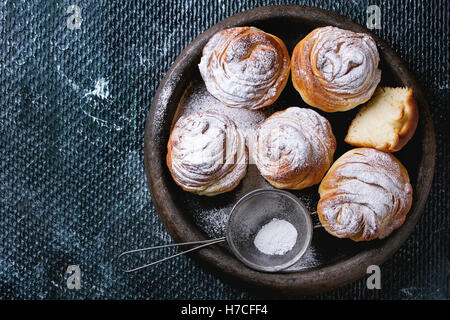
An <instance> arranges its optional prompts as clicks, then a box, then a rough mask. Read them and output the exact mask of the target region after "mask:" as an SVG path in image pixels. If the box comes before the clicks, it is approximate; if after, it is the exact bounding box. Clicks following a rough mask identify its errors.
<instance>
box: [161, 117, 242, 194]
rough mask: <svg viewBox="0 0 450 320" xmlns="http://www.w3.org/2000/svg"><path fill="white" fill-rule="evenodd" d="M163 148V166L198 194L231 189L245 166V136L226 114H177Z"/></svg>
mask: <svg viewBox="0 0 450 320" xmlns="http://www.w3.org/2000/svg"><path fill="white" fill-rule="evenodd" d="M167 151H168V152H167V159H166V160H167V166H168V167H169V170H170V173H171V174H172V177H173V179H174V180H175V182H176V183H177V184H178V185H179V186H180V187H181V188H183V189H184V190H185V191H189V192H193V193H196V194H199V195H206V196H213V195H216V194H219V193H223V192H227V191H230V190H232V189H234V188H235V187H236V186H237V185H238V184H239V182H240V180H241V179H242V178H243V177H244V176H245V173H246V170H247V164H248V149H247V146H246V143H245V138H244V137H243V135H242V134H241V132H240V131H239V130H238V129H237V127H236V124H235V123H234V122H233V121H232V120H231V119H230V118H228V117H227V116H225V115H221V114H218V113H216V112H212V111H207V112H201V113H195V114H192V115H189V116H184V117H181V118H180V119H179V120H178V121H177V123H176V124H175V126H174V128H173V130H172V133H171V134H170V137H169V142H168V144H167Z"/></svg>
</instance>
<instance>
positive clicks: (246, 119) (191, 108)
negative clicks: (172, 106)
mask: <svg viewBox="0 0 450 320" xmlns="http://www.w3.org/2000/svg"><path fill="white" fill-rule="evenodd" d="M179 109H180V110H181V112H180V116H184V115H189V114H193V113H197V112H204V111H208V110H209V111H216V112H217V113H219V114H223V115H226V116H228V117H229V118H230V119H232V120H233V121H234V122H235V123H236V126H237V127H238V128H239V129H241V130H243V131H245V130H246V129H253V128H256V126H258V125H259V124H260V123H261V122H263V121H264V119H265V118H266V117H267V112H264V111H260V110H247V109H244V108H230V107H227V106H226V105H225V104H223V103H222V102H220V101H219V100H217V99H216V98H214V97H213V96H212V95H211V94H209V92H208V91H207V90H206V87H205V85H204V83H203V82H200V81H193V82H191V83H190V85H189V86H188V88H187V89H186V91H185V93H184V95H183V97H182V98H181V101H180V104H179Z"/></svg>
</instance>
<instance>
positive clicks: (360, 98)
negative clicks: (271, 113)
mask: <svg viewBox="0 0 450 320" xmlns="http://www.w3.org/2000/svg"><path fill="white" fill-rule="evenodd" d="M362 57H364V58H362ZM378 62H379V57H378V51H377V49H376V44H375V42H374V41H373V39H372V38H371V37H370V36H368V35H366V34H362V33H354V32H351V31H348V30H342V29H339V28H335V27H323V28H317V29H315V30H313V31H312V32H311V33H309V34H308V35H307V36H306V37H305V38H304V39H302V40H301V41H300V42H299V43H298V44H297V46H296V47H295V49H294V52H293V53H292V59H291V69H292V83H293V85H294V87H295V89H296V90H297V91H298V92H299V93H300V95H301V96H302V99H303V100H304V101H305V102H306V103H307V104H309V105H311V106H313V107H316V108H319V109H321V110H323V111H326V112H336V111H346V110H349V109H352V108H354V107H356V106H357V105H359V104H361V103H364V102H366V101H367V100H369V99H370V97H371V95H372V94H373V92H374V91H375V88H376V86H377V84H378V83H379V81H380V79H381V71H380V70H379V69H377V67H378Z"/></svg>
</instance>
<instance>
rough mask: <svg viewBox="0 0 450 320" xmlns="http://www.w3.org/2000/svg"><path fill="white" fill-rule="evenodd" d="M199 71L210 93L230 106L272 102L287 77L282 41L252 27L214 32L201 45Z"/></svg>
mask: <svg viewBox="0 0 450 320" xmlns="http://www.w3.org/2000/svg"><path fill="white" fill-rule="evenodd" d="M199 69H200V73H201V75H202V78H203V80H204V81H205V85H206V88H207V89H208V91H209V93H210V94H211V95H213V96H214V97H215V98H217V99H218V100H220V101H222V102H223V103H224V104H226V105H227V106H229V107H239V108H247V109H259V108H262V107H265V106H269V105H271V104H272V103H274V102H275V100H276V99H277V98H278V96H279V95H280V94H281V91H283V89H284V87H285V86H286V82H287V80H288V77H289V71H290V60H289V53H288V51H287V49H286V46H285V45H284V43H283V41H281V40H280V39H279V38H277V37H275V36H273V35H271V34H268V33H265V32H264V31H261V30H259V29H257V28H253V27H237V28H230V29H225V30H222V31H220V32H218V33H216V34H215V35H214V36H213V37H212V38H211V39H210V40H209V41H208V43H207V44H206V46H205V47H204V48H203V55H202V59H201V61H200V64H199Z"/></svg>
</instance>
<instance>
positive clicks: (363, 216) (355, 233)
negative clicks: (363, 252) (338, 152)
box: [317, 148, 413, 241]
mask: <svg viewBox="0 0 450 320" xmlns="http://www.w3.org/2000/svg"><path fill="white" fill-rule="evenodd" d="M412 192H413V190H412V187H411V184H410V183H409V176H408V172H407V171H406V169H405V167H404V166H403V165H402V164H401V163H400V161H399V160H398V159H397V158H395V157H394V156H393V155H392V154H390V153H385V152H382V151H378V150H376V149H372V148H357V149H353V150H350V151H348V152H346V153H345V154H343V155H342V156H341V157H340V158H339V159H338V160H336V162H335V163H334V164H333V165H332V166H331V168H330V170H329V171H328V173H327V174H326V176H325V178H323V180H322V183H321V184H320V186H319V194H320V200H319V203H318V205H317V214H318V216H319V219H320V221H321V223H322V225H323V226H324V228H325V229H326V230H327V231H328V232H329V233H330V234H332V235H334V236H336V237H339V238H350V239H352V240H354V241H369V240H373V239H377V238H378V239H383V238H385V237H387V236H389V235H390V234H391V233H392V231H394V230H395V229H397V228H399V227H400V226H401V225H402V224H403V223H404V221H405V218H406V214H407V213H408V211H409V209H410V208H411V204H412Z"/></svg>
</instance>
